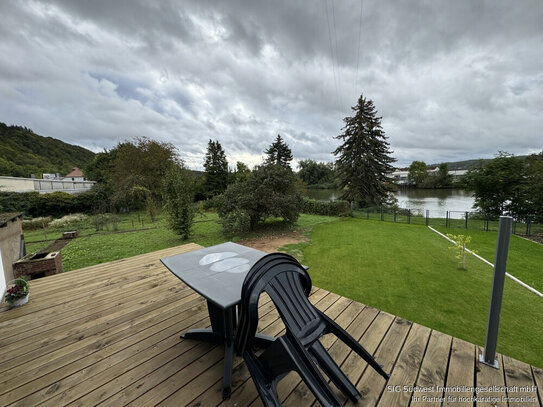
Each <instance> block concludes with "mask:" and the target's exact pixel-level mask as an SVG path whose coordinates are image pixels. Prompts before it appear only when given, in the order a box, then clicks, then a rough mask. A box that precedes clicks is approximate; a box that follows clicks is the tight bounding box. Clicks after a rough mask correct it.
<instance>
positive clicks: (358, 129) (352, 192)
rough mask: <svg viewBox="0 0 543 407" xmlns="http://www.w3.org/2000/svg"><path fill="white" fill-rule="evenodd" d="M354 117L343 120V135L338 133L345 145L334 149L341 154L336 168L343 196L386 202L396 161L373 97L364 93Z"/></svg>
mask: <svg viewBox="0 0 543 407" xmlns="http://www.w3.org/2000/svg"><path fill="white" fill-rule="evenodd" d="M352 110H353V112H354V116H352V117H346V118H345V119H343V121H344V122H345V126H344V127H343V129H342V130H343V131H344V132H343V134H340V135H339V136H336V137H335V138H336V139H339V140H341V141H342V144H341V145H340V146H339V147H338V148H336V150H335V151H334V152H333V154H334V155H336V156H338V158H337V160H336V170H337V175H338V178H339V186H340V188H341V189H343V190H344V192H343V195H342V197H341V199H344V200H347V201H349V202H351V204H352V203H353V202H358V203H360V204H361V205H370V204H382V203H384V202H386V200H387V196H388V192H389V191H390V185H392V179H391V178H390V177H389V175H388V174H390V173H392V171H393V170H394V168H393V167H392V163H393V162H395V161H396V160H395V159H394V158H392V157H391V155H390V154H392V151H390V149H389V143H388V142H387V137H386V136H385V133H384V131H383V129H382V127H381V117H377V111H376V110H375V106H374V105H373V102H372V101H371V100H366V99H365V98H364V96H363V95H361V96H360V98H359V99H358V103H357V105H356V106H354V107H353V108H352Z"/></svg>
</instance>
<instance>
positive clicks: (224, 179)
mask: <svg viewBox="0 0 543 407" xmlns="http://www.w3.org/2000/svg"><path fill="white" fill-rule="evenodd" d="M204 169H205V182H204V188H205V193H206V195H207V197H208V198H212V197H214V196H216V195H220V194H222V193H223V192H224V191H226V187H227V186H228V161H227V160H226V154H225V153H224V150H223V148H222V146H221V144H220V143H219V141H218V140H215V141H212V140H209V143H208V144H207V152H206V156H205V161H204Z"/></svg>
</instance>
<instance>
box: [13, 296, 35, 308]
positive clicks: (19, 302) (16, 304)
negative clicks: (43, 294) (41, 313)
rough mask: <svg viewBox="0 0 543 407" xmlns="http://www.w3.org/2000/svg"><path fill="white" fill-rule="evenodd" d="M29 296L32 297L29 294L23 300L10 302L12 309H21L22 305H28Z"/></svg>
mask: <svg viewBox="0 0 543 407" xmlns="http://www.w3.org/2000/svg"><path fill="white" fill-rule="evenodd" d="M29 296H30V295H29V294H27V295H26V296H24V297H23V298H19V299H18V300H15V301H13V302H10V303H9V305H10V306H11V307H20V306H21V305H24V304H26V303H27V302H28V297H29Z"/></svg>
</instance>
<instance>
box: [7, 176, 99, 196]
mask: <svg viewBox="0 0 543 407" xmlns="http://www.w3.org/2000/svg"><path fill="white" fill-rule="evenodd" d="M73 178H74V180H73V181H72V177H70V178H66V177H64V179H38V178H19V177H4V176H0V192H2V191H4V192H34V191H36V192H39V193H40V194H47V193H50V192H57V191H63V192H68V193H70V194H75V193H78V192H83V191H87V190H89V189H91V188H92V186H93V185H94V184H96V182H94V181H85V180H84V178H82V177H75V176H74V177H73ZM78 178H80V179H81V178H82V179H81V180H78Z"/></svg>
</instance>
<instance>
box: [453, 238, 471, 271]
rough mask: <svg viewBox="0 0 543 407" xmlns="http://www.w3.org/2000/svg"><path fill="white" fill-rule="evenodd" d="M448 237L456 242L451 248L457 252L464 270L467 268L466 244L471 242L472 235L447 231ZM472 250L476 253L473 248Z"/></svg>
mask: <svg viewBox="0 0 543 407" xmlns="http://www.w3.org/2000/svg"><path fill="white" fill-rule="evenodd" d="M447 237H448V238H449V239H451V240H452V241H453V242H454V246H449V249H451V250H454V251H455V252H456V258H457V259H458V260H460V261H459V262H458V265H459V266H460V267H462V269H463V270H466V269H467V267H466V253H467V252H468V249H467V248H466V245H467V244H468V243H469V242H471V236H464V235H452V234H450V233H447ZM470 251H471V252H472V253H474V251H473V250H470Z"/></svg>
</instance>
